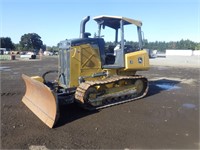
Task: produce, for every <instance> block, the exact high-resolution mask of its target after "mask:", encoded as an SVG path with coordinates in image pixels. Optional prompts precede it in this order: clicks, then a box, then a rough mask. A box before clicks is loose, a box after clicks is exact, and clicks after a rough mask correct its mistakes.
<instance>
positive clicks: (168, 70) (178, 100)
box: [0, 57, 200, 149]
mask: <svg viewBox="0 0 200 150" xmlns="http://www.w3.org/2000/svg"><path fill="white" fill-rule="evenodd" d="M57 64H58V63H57V58H56V57H45V58H44V59H43V60H42V61H40V60H36V61H14V62H2V63H1V69H0V71H1V91H0V92H1V149H27V148H33V147H34V146H40V147H41V146H42V147H45V148H49V149H50V148H51V149H62V148H63V149H65V148H67V149H72V148H74V149H78V148H79V149H83V148H85V149H89V148H90V149H96V148H99V149H100V148H101V149H111V148H115V149H125V148H130V149H134V148H136V149H194V148H195V149H198V148H199V146H200V144H199V140H200V139H199V70H198V69H195V68H188V69H186V68H183V67H182V68H178V67H176V68H174V67H163V66H156V67H152V68H151V69H150V70H149V71H144V72H138V74H141V75H144V76H146V77H147V78H148V79H149V80H150V89H149V92H148V95H147V96H146V97H145V98H143V99H140V100H137V101H133V102H130V103H125V104H122V105H117V106H114V107H110V108H106V109H103V110H100V111H96V112H89V111H86V110H83V109H81V108H79V107H78V106H76V105H75V104H71V105H68V106H62V107H61V118H60V120H59V122H58V124H57V126H56V128H54V129H49V128H48V127H47V126H46V125H44V124H43V123H42V122H41V121H40V120H39V119H38V118H37V117H36V116H35V115H34V114H33V113H32V112H30V110H29V109H28V108H27V107H26V106H25V105H24V104H23V103H22V102H21V99H22V97H23V95H24V93H25V85H24V82H23V81H22V79H21V74H22V73H25V74H27V75H30V76H31V75H42V73H44V72H45V71H48V70H52V69H57ZM2 67H3V68H2ZM49 79H53V75H52V76H50V77H49Z"/></svg>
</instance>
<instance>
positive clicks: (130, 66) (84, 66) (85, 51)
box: [70, 44, 149, 87]
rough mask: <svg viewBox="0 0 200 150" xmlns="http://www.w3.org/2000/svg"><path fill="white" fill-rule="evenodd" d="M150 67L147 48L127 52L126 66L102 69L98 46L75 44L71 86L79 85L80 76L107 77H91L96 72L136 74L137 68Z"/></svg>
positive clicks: (72, 58)
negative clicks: (139, 60)
mask: <svg viewBox="0 0 200 150" xmlns="http://www.w3.org/2000/svg"><path fill="white" fill-rule="evenodd" d="M122 57H123V56H122ZM138 59H141V60H142V61H141V63H139V62H138ZM148 68H149V58H148V54H147V52H146V51H145V50H142V51H137V52H132V53H127V54H125V68H122V69H102V68H101V58H100V54H99V49H98V47H97V46H95V45H90V44H83V45H80V46H74V47H71V50H70V87H77V86H78V85H79V82H78V81H79V80H78V79H79V77H86V78H85V80H88V81H92V80H93V81H94V80H101V79H104V78H105V76H102V77H95V78H93V77H91V76H92V75H93V74H95V73H100V72H107V74H108V76H113V75H134V74H135V73H136V71H137V70H147V69H148ZM109 86H112V85H109Z"/></svg>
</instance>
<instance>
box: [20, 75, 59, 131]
mask: <svg viewBox="0 0 200 150" xmlns="http://www.w3.org/2000/svg"><path fill="white" fill-rule="evenodd" d="M22 78H23V79H24V81H25V84H26V93H25V95H24V97H23V99H22V102H23V103H24V104H25V105H26V106H27V107H28V108H29V109H30V110H31V111H32V112H33V113H34V114H35V115H36V116H37V117H38V118H40V119H41V120H42V121H43V122H44V123H45V124H46V125H47V126H49V127H50V128H53V126H54V125H55V123H56V121H57V120H58V115H59V113H58V103H57V96H55V94H54V93H53V92H52V91H51V90H50V88H49V87H48V86H46V85H45V84H43V83H42V82H39V81H37V80H34V79H32V78H31V77H28V76H26V75H24V74H22Z"/></svg>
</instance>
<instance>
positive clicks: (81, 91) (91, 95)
mask: <svg viewBox="0 0 200 150" xmlns="http://www.w3.org/2000/svg"><path fill="white" fill-rule="evenodd" d="M89 20H90V17H89V16H87V17H85V18H84V19H83V20H82V21H81V25H80V37H79V38H76V39H70V40H64V41H61V42H60V43H59V59H58V61H59V63H58V64H59V65H58V70H56V71H48V72H45V73H44V74H43V75H42V76H33V77H29V76H27V75H24V74H23V75H22V78H23V79H24V81H25V84H26V92H25V95H24V97H23V99H22V101H23V103H24V104H25V105H26V106H27V107H28V108H29V109H30V110H31V111H32V112H33V113H34V114H35V115H36V116H37V117H38V118H40V119H41V120H42V121H43V122H44V123H45V124H46V125H47V126H49V127H50V128H53V127H54V126H55V124H56V122H57V120H58V119H59V106H60V105H61V104H71V103H77V104H79V106H81V107H83V108H84V109H88V110H97V109H101V108H106V107H110V106H113V105H117V104H122V103H125V102H130V101H133V100H136V99H139V98H142V97H144V96H145V95H146V93H147V91H148V80H147V79H146V78H145V77H143V76H141V75H136V71H141V70H148V69H149V58H148V54H147V51H146V50H144V49H143V38H142V31H141V26H142V22H140V21H137V20H134V19H129V18H125V17H119V16H97V17H94V20H95V21H96V22H97V26H98V32H97V34H95V35H94V37H93V38H91V37H90V36H91V34H90V33H88V32H85V25H86V23H87V22H88V21H89ZM127 25H134V26H135V30H136V34H137V46H132V45H127V44H126V41H125V39H124V35H125V33H124V27H125V26H127ZM105 27H106V28H109V29H112V30H114V33H115V37H114V38H115V39H114V41H115V42H114V43H115V45H114V44H113V45H106V43H105V41H104V38H103V35H101V31H102V30H104V29H105ZM118 38H119V40H118ZM52 72H54V73H55V72H56V73H57V77H56V79H55V80H54V81H47V79H46V75H47V74H49V73H52Z"/></svg>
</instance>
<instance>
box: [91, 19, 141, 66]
mask: <svg viewBox="0 0 200 150" xmlns="http://www.w3.org/2000/svg"><path fill="white" fill-rule="evenodd" d="M93 19H94V20H95V21H96V22H97V24H98V35H97V36H96V37H97V38H100V39H101V37H103V35H102V30H103V29H105V27H108V28H109V29H112V30H114V32H115V35H114V37H115V39H114V44H109V45H106V46H104V50H101V49H100V53H101V57H104V58H105V60H104V63H103V64H102V68H105V69H110V68H124V67H125V63H124V59H125V54H126V53H129V52H134V51H138V50H141V49H142V35H141V26H142V22H140V21H137V20H133V19H129V18H125V17H118V16H98V17H94V18H93ZM130 24H134V25H136V27H137V33H136V34H137V36H138V42H137V46H136V47H135V46H133V45H126V44H125V42H126V41H125V39H124V26H125V25H130ZM119 32H120V33H119ZM118 39H119V40H118ZM101 59H102V58H101Z"/></svg>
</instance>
